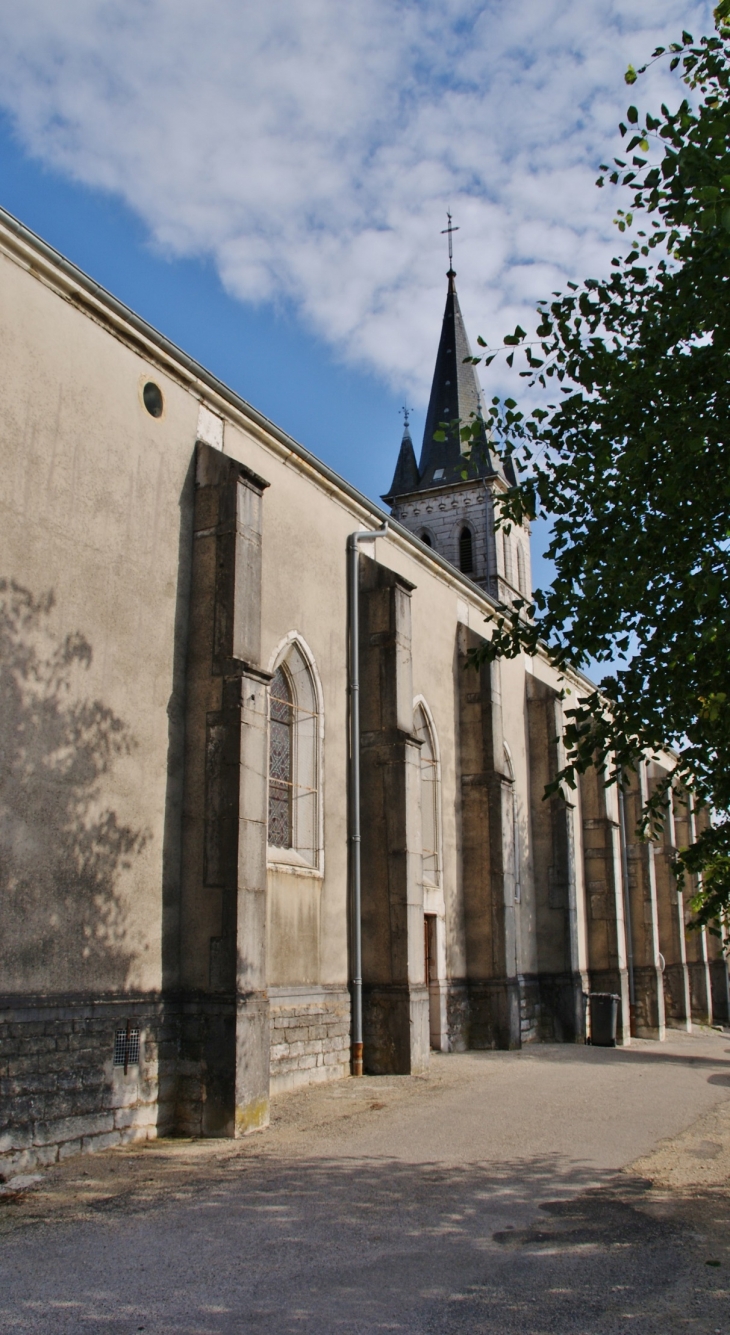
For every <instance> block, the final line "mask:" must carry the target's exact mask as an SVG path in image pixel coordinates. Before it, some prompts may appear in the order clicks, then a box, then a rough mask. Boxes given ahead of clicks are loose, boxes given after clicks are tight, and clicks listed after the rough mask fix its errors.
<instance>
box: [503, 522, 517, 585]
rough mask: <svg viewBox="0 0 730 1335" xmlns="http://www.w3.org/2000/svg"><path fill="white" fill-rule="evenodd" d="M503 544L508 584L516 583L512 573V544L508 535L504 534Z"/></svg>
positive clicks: (505, 573)
mask: <svg viewBox="0 0 730 1335" xmlns="http://www.w3.org/2000/svg"><path fill="white" fill-rule="evenodd" d="M502 544H503V551H504V577H505V579H506V581H507V583H508V584H513V583H514V574H513V571H512V543H511V542H510V539H509V534H508V533H504V532H503V533H502Z"/></svg>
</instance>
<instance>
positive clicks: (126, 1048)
mask: <svg viewBox="0 0 730 1335" xmlns="http://www.w3.org/2000/svg"><path fill="white" fill-rule="evenodd" d="M138 1063H139V1028H138V1027H137V1026H136V1025H132V1024H131V1023H130V1021H129V1020H128V1021H127V1027H126V1029H117V1032H116V1034H115V1036H114V1065H115V1066H123V1067H124V1074H125V1075H126V1074H127V1068H128V1067H129V1066H137V1065H138Z"/></svg>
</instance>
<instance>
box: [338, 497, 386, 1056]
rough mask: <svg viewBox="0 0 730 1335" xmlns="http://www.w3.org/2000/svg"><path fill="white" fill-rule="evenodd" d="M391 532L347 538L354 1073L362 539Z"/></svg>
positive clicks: (358, 1017)
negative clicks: (360, 558) (360, 568)
mask: <svg viewBox="0 0 730 1335" xmlns="http://www.w3.org/2000/svg"><path fill="white" fill-rule="evenodd" d="M387 532H388V520H387V519H386V520H385V522H384V523H383V526H382V528H376V529H361V530H359V531H358V532H356V533H351V534H350V535H349V537H348V539H347V585H348V592H349V598H348V602H349V612H350V646H349V650H350V652H349V659H350V776H349V777H350V784H349V787H350V915H351V929H350V930H351V940H352V1074H353V1075H362V891H361V860H360V845H361V836H360V582H359V574H360V571H359V566H360V561H359V557H360V543H361V542H374V541H375V539H376V538H384V537H385V535H386V533H387Z"/></svg>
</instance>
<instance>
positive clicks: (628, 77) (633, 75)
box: [624, 65, 637, 84]
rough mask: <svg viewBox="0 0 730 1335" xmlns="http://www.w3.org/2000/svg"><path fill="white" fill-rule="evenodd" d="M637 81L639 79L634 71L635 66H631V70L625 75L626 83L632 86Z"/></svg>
mask: <svg viewBox="0 0 730 1335" xmlns="http://www.w3.org/2000/svg"><path fill="white" fill-rule="evenodd" d="M636 79H637V74H636V70H635V69H634V67H633V65H629V68H628V69H627V71H626V73H625V74H624V82H625V83H628V84H632V83H636Z"/></svg>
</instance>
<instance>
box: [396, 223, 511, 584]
mask: <svg viewBox="0 0 730 1335" xmlns="http://www.w3.org/2000/svg"><path fill="white" fill-rule="evenodd" d="M446 230H447V232H448V235H449V270H448V273H447V275H446V277H447V279H448V291H447V294H446V308H445V310H444V318H443V323H442V326H441V339H440V341H439V346H438V352H437V354H436V367H435V370H434V373H433V383H432V385H431V397H430V400H429V404H428V412H427V414H426V426H425V429H424V433H423V444H422V446H421V457H420V460H419V461H418V463H416V455H415V451H414V448H413V441H412V439H411V433H410V427H409V423H408V412H407V410H406V411H405V425H404V430H403V438H402V440H401V446H400V452H399V454H398V461H397V463H396V468H395V473H394V476H393V481H392V483H391V485H390V488H389V490H388V492H387V493H386V494H385V495H384V496H383V497H382V500H383V501H384V502H385V503H386V504H387V505H389V506H390V509H391V514H392V515H393V518H394V519H398V520H399V521H400V523H401V524H403V525H404V526H405V527H406V528H408V529H410V531H411V532H412V533H414V534H415V535H416V536H417V537H419V538H420V539H421V541H422V542H425V543H426V544H427V546H429V547H432V548H433V550H434V551H436V552H438V553H439V555H440V556H443V557H445V558H446V560H447V561H451V562H452V564H453V565H455V566H456V567H457V569H459V570H461V571H462V573H463V574H465V575H468V577H469V578H470V579H472V580H473V581H474V583H475V584H479V585H480V586H481V588H483V589H484V590H485V591H486V592H487V593H489V594H491V596H492V597H493V598H496V599H498V600H499V601H500V602H510V601H511V600H512V599H513V598H514V597H516V596H518V595H521V596H524V597H530V595H531V593H532V584H531V573H530V535H529V529H528V528H527V525H525V526H523V527H522V528H519V529H516V528H514V527H513V528H512V531H511V532H510V533H505V532H504V531H503V530H499V531H497V532H495V528H494V518H495V503H496V500H497V497H498V495H499V493H500V492H502V493H503V492H504V491H506V490H507V488H508V487H510V486H512V485H513V483H514V474H512V471H511V468H510V467H509V466H507V467H505V466H503V464H502V462H501V460H500V459H499V458H498V457H497V455H495V454H494V453H493V451H492V450H491V449H490V447H489V438H488V434H487V429H486V425H485V416H486V414H485V410H484V399H483V395H482V390H481V386H480V384H479V381H478V379H477V375H476V369H475V367H474V366H473V365H472V364H471V362H470V360H469V359H470V358H471V348H470V347H469V340H468V338H467V335H466V330H465V328H464V320H463V317H462V314H461V309H460V307H459V298H458V295H457V292H456V284H455V279H456V273H455V272H454V268H453V263H452V246H451V233H452V231H455V230H456V229H455V228H452V226H451V215H449V227H448V228H447V229H446ZM475 419H476V420H477V422H478V423H479V424H480V429H479V433H478V437H477V442H476V445H475V446H474V447H472V458H471V459H470V457H469V454H468V451H469V448H470V446H471V442H467V445H466V447H465V446H464V443H463V442H462V441H461V438H460V435H459V426H458V424H459V423H460V422H461V423H466V422H470V421H473V420H475ZM437 431H439V432H440V431H443V432H444V435H445V439H444V440H436V439H435V435H436V432H437ZM465 449H466V452H465Z"/></svg>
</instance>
